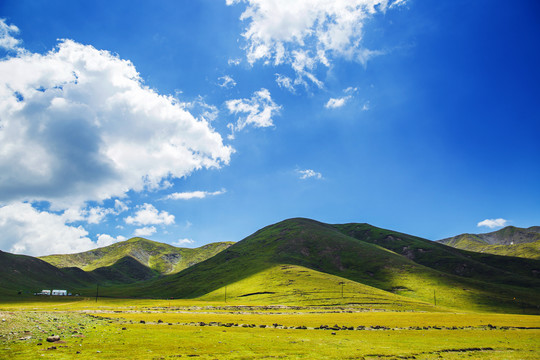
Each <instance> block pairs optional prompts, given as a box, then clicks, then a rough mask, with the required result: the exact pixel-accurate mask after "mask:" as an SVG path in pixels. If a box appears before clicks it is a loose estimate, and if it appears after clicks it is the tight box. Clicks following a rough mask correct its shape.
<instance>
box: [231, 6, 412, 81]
mask: <svg viewBox="0 0 540 360" xmlns="http://www.w3.org/2000/svg"><path fill="white" fill-rule="evenodd" d="M240 3H245V4H246V9H245V11H244V12H243V13H242V15H241V16H240V19H241V20H243V21H246V28H245V31H244V33H243V34H242V36H243V37H244V39H245V41H246V47H245V50H246V56H247V60H248V62H249V63H250V64H253V63H255V62H257V61H263V62H264V63H265V64H273V65H280V64H289V65H291V66H292V67H293V69H294V70H295V72H296V74H297V77H298V79H299V82H298V83H302V81H304V80H303V79H304V78H307V79H308V80H310V81H311V82H312V83H314V84H315V85H316V86H318V87H321V86H322V82H320V81H319V80H318V79H317V78H316V77H315V75H314V74H313V72H314V70H315V69H316V67H317V65H319V64H322V65H324V66H326V67H330V66H331V63H332V60H333V59H335V58H344V59H346V60H351V61H357V62H360V63H363V64H365V63H366V62H367V61H368V60H369V59H370V58H371V57H373V56H376V55H379V54H381V52H380V51H376V50H369V49H367V48H365V47H364V46H363V45H362V39H363V37H364V24H365V23H366V21H367V20H368V19H370V18H371V17H372V16H373V15H374V14H376V13H378V12H382V13H384V12H385V11H386V10H387V9H388V8H393V7H396V6H398V5H402V4H404V3H405V0H394V1H392V0H334V1H328V0H297V1H290V0H226V4H227V5H233V4H240ZM304 85H306V84H305V83H304Z"/></svg>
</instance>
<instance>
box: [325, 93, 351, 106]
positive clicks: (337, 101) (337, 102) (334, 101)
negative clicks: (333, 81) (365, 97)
mask: <svg viewBox="0 0 540 360" xmlns="http://www.w3.org/2000/svg"><path fill="white" fill-rule="evenodd" d="M350 98H351V97H350V96H344V97H340V98H330V100H328V102H327V103H326V105H324V107H325V108H327V109H337V108H340V107H342V106H343V105H345V103H346V102H347V100H349V99H350Z"/></svg>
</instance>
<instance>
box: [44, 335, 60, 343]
mask: <svg viewBox="0 0 540 360" xmlns="http://www.w3.org/2000/svg"><path fill="white" fill-rule="evenodd" d="M56 341H60V335H52V336H48V337H47V342H56Z"/></svg>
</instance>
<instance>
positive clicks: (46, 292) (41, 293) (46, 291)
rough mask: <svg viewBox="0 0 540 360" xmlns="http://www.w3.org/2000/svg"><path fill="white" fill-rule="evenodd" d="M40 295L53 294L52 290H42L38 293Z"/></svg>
mask: <svg viewBox="0 0 540 360" xmlns="http://www.w3.org/2000/svg"><path fill="white" fill-rule="evenodd" d="M38 295H51V290H41V292H40V293H38Z"/></svg>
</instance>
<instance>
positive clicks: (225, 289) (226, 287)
mask: <svg viewBox="0 0 540 360" xmlns="http://www.w3.org/2000/svg"><path fill="white" fill-rule="evenodd" d="M225 302H227V285H225Z"/></svg>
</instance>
